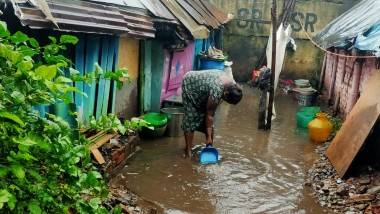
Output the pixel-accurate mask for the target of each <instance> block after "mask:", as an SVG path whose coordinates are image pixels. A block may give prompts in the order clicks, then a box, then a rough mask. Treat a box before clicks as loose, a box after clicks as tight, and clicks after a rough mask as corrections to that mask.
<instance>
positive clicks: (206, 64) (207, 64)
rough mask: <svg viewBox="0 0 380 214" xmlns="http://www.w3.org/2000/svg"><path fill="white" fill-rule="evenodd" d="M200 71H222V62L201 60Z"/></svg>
mask: <svg viewBox="0 0 380 214" xmlns="http://www.w3.org/2000/svg"><path fill="white" fill-rule="evenodd" d="M200 69H201V70H212V69H216V70H224V61H218V60H212V59H206V58H201V59H200Z"/></svg>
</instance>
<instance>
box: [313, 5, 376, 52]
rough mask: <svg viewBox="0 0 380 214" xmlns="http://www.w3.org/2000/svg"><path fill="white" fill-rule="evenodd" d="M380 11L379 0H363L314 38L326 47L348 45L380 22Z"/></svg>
mask: <svg viewBox="0 0 380 214" xmlns="http://www.w3.org/2000/svg"><path fill="white" fill-rule="evenodd" d="M379 11H380V1H379V0H363V1H361V2H359V3H357V4H356V5H355V6H354V7H353V8H352V9H350V10H348V11H347V12H345V13H344V14H342V15H341V16H339V17H338V18H336V19H335V20H334V21H332V22H331V23H330V24H329V25H327V26H326V27H325V28H324V29H322V31H321V32H320V33H319V34H317V35H316V36H315V38H314V39H315V41H316V42H317V43H318V44H320V45H321V46H322V47H324V48H329V47H344V46H347V44H349V43H350V42H352V41H350V40H351V39H353V38H355V37H357V36H358V35H360V34H362V33H364V32H366V31H367V30H368V29H370V28H371V27H372V26H374V25H376V24H378V23H380V16H379Z"/></svg>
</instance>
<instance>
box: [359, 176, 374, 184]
mask: <svg viewBox="0 0 380 214" xmlns="http://www.w3.org/2000/svg"><path fill="white" fill-rule="evenodd" d="M358 183H359V184H361V185H368V184H370V183H371V178H370V177H364V178H360V179H359V180H358Z"/></svg>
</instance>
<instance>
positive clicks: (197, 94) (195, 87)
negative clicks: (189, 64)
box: [182, 71, 224, 132]
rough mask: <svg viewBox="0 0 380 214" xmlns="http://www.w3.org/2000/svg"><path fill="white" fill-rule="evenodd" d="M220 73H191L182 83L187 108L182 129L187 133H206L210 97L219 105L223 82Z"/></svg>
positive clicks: (183, 99)
mask: <svg viewBox="0 0 380 214" xmlns="http://www.w3.org/2000/svg"><path fill="white" fill-rule="evenodd" d="M220 75H221V73H219V72H218V71H190V72H188V73H187V74H186V75H185V76H184V78H183V81H182V101H183V106H184V108H185V115H184V118H183V123H182V129H183V130H184V131H185V132H193V131H200V132H205V131H206V125H205V119H206V111H207V101H208V99H209V97H210V98H211V99H212V100H213V101H214V102H215V103H216V104H219V103H220V101H221V99H222V95H223V88H224V85H223V82H222V80H221V79H220Z"/></svg>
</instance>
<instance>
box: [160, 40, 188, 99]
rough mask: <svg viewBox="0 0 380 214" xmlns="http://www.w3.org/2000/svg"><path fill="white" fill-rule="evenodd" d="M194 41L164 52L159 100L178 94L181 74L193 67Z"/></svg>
mask: <svg viewBox="0 0 380 214" xmlns="http://www.w3.org/2000/svg"><path fill="white" fill-rule="evenodd" d="M194 51H195V46H194V42H191V43H189V44H188V46H187V47H186V48H185V49H184V50H178V51H174V52H171V53H170V52H168V51H166V52H165V61H164V75H163V83H162V91H161V100H163V99H166V98H169V97H170V96H173V95H180V92H181V84H182V79H183V76H184V75H185V74H186V73H187V72H189V71H191V70H193V67H194Z"/></svg>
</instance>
